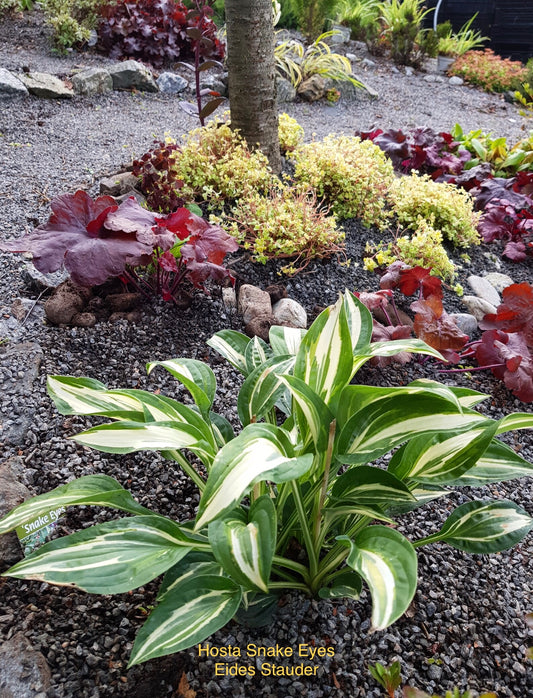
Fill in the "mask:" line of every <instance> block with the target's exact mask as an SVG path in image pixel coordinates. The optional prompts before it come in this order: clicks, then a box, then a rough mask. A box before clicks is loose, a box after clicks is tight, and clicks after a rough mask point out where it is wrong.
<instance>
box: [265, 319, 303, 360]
mask: <svg viewBox="0 0 533 698" xmlns="http://www.w3.org/2000/svg"><path fill="white" fill-rule="evenodd" d="M306 333H307V330H302V329H299V328H296V327H280V326H279V325H273V326H272V327H271V328H270V331H269V334H268V338H269V340H270V346H271V347H272V349H273V351H274V354H277V355H278V356H279V355H280V354H289V355H290V356H296V354H297V353H298V349H299V348H300V344H301V343H302V339H303V338H304V337H305V335H306Z"/></svg>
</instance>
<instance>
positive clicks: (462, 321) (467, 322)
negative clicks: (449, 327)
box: [450, 313, 477, 336]
mask: <svg viewBox="0 0 533 698" xmlns="http://www.w3.org/2000/svg"><path fill="white" fill-rule="evenodd" d="M450 317H451V318H452V319H453V320H455V324H456V325H457V327H458V328H459V329H460V330H461V332H463V333H464V334H467V335H468V336H471V335H472V334H473V333H474V332H475V331H476V330H477V320H476V318H475V317H474V316H473V315H470V313H450Z"/></svg>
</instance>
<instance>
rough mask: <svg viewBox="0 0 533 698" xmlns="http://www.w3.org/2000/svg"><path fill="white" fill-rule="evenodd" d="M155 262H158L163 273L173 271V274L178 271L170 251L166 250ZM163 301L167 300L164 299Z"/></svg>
mask: <svg viewBox="0 0 533 698" xmlns="http://www.w3.org/2000/svg"><path fill="white" fill-rule="evenodd" d="M157 262H158V264H159V266H160V267H161V269H163V270H164V271H174V272H176V271H178V263H177V261H176V258H175V257H174V255H173V254H172V252H170V250H167V251H166V252H164V253H163V254H162V255H161V257H159V259H158V260H157ZM164 300H167V299H166V298H165V299H164Z"/></svg>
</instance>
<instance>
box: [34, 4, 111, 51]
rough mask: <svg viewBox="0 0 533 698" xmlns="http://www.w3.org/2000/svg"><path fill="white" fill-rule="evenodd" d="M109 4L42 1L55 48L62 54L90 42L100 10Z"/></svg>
mask: <svg viewBox="0 0 533 698" xmlns="http://www.w3.org/2000/svg"><path fill="white" fill-rule="evenodd" d="M108 4H110V3H109V2H106V0H42V1H41V5H42V8H43V11H44V14H45V16H46V21H47V23H48V24H49V25H50V26H51V27H52V29H53V37H52V40H53V42H54V46H55V48H56V49H58V51H60V52H62V51H65V49H67V48H70V47H71V46H75V45H76V44H82V43H85V42H86V41H88V40H89V37H90V35H91V30H92V29H96V26H97V24H98V19H99V10H100V8H101V7H103V6H105V5H108Z"/></svg>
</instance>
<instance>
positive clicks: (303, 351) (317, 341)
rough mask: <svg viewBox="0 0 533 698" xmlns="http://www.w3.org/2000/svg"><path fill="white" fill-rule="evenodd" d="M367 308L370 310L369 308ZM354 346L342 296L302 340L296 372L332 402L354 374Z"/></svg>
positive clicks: (324, 311)
mask: <svg viewBox="0 0 533 698" xmlns="http://www.w3.org/2000/svg"><path fill="white" fill-rule="evenodd" d="M363 307H364V306H363ZM364 311H365V312H367V313H368V310H367V309H366V308H365V309H364ZM352 346H353V343H352V337H351V335H350V327H349V324H348V319H347V317H346V311H345V308H344V300H343V298H342V296H341V297H339V300H338V301H337V302H336V303H335V305H334V306H330V307H329V308H326V309H325V310H323V311H322V312H321V313H320V315H319V316H318V317H317V319H316V320H315V321H314V322H313V324H312V325H311V327H310V328H309V330H308V331H307V334H306V335H305V337H304V338H303V339H302V343H301V345H300V349H299V350H298V353H297V355H296V363H295V366H294V375H295V376H296V378H299V379H301V380H302V381H303V382H304V383H307V385H308V386H309V387H310V388H311V390H313V391H314V392H315V393H316V394H317V395H318V396H319V397H320V398H321V399H322V400H323V401H324V402H325V403H326V404H328V405H329V404H330V403H331V402H332V401H333V398H334V397H335V396H336V394H338V392H339V391H340V390H342V388H344V386H345V385H347V384H348V383H349V382H350V379H351V377H352V370H353V365H354V364H353V358H352Z"/></svg>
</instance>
